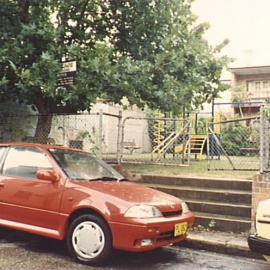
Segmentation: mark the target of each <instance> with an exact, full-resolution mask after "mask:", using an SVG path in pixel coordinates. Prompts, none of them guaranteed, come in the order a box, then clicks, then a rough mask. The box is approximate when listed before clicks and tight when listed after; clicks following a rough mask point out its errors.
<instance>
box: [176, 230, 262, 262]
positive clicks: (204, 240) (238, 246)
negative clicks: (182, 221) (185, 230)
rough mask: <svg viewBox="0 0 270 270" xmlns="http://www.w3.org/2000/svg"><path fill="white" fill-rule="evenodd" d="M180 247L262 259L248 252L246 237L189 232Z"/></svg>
mask: <svg viewBox="0 0 270 270" xmlns="http://www.w3.org/2000/svg"><path fill="white" fill-rule="evenodd" d="M181 246H184V247H189V248H192V249H202V250H207V251H213V252H217V253H223V254H229V255H236V256H243V257H248V258H255V259H262V256H261V255H260V254H257V253H254V252H252V251H250V249H249V247H248V244H247V237H246V236H243V235H239V234H233V233H223V232H190V233H189V235H188V238H187V241H185V242H183V243H182V244H181Z"/></svg>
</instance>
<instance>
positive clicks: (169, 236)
mask: <svg viewBox="0 0 270 270" xmlns="http://www.w3.org/2000/svg"><path fill="white" fill-rule="evenodd" d="M180 237H182V235H181V236H177V237H175V236H174V232H173V231H171V232H165V233H161V234H160V236H159V237H158V238H157V242H165V241H172V240H175V239H177V238H180Z"/></svg>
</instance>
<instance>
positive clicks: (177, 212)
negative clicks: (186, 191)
mask: <svg viewBox="0 0 270 270" xmlns="http://www.w3.org/2000/svg"><path fill="white" fill-rule="evenodd" d="M162 214H163V216H164V217H174V216H181V215H182V209H181V210H177V211H171V212H162Z"/></svg>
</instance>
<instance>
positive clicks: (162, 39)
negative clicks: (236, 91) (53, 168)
mask: <svg viewBox="0 0 270 270" xmlns="http://www.w3.org/2000/svg"><path fill="white" fill-rule="evenodd" d="M0 15H1V16H0V101H4V100H6V99H12V100H19V101H24V102H26V103H27V104H34V105H35V106H36V107H37V109H38V111H39V112H40V113H62V112H66V113H68V112H72V113H75V112H77V111H80V110H85V109H90V107H91V104H92V103H94V102H95V100H96V98H97V97H104V98H108V99H109V100H111V101H113V102H120V100H121V99H122V98H123V97H124V96H126V97H128V99H129V101H130V103H131V104H134V103H136V104H137V105H139V106H144V105H145V104H147V105H148V106H149V107H151V108H156V109H160V110H162V111H173V112H174V113H175V114H177V113H179V112H180V111H182V110H183V107H185V108H189V109H191V108H195V107H199V106H200V105H201V104H202V103H203V102H205V101H206V100H210V99H211V98H212V97H215V96H217V94H218V92H219V91H221V90H222V89H224V86H223V85H222V84H221V83H220V81H219V78H220V75H221V71H222V68H223V66H224V64H225V62H226V59H225V58H219V57H218V53H219V51H220V48H221V47H222V45H221V46H219V47H217V48H211V47H210V46H209V45H208V44H207V42H206V41H205V40H204V39H203V38H202V35H203V33H204V31H205V29H206V28H207V27H208V26H207V25H206V24H200V25H196V18H195V17H194V16H193V15H192V13H191V1H190V0H171V1H167V0H151V1H149V0H137V1H133V0H95V1H90V0H65V1H64V0H45V1H37V0H27V1H25V0H17V1H14V0H0ZM63 57H65V59H71V60H76V61H77V63H78V66H79V73H78V77H77V79H76V85H74V87H72V88H71V89H69V90H63V89H61V88H58V89H57V77H58V75H59V73H60V71H61V63H60V62H61V59H62V58H63Z"/></svg>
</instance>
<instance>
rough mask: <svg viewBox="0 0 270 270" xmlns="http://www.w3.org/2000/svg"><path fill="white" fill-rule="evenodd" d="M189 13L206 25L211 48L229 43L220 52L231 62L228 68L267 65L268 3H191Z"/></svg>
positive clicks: (269, 36) (199, 0) (255, 0)
mask: <svg viewBox="0 0 270 270" xmlns="http://www.w3.org/2000/svg"><path fill="white" fill-rule="evenodd" d="M192 10H193V13H194V14H196V15H197V16H198V22H208V23H210V29H209V30H208V31H207V32H206V34H205V38H206V39H207V40H208V42H209V43H210V44H211V45H218V44H220V43H221V42H222V41H223V40H224V39H226V38H227V39H229V40H230V43H229V44H228V45H227V46H226V48H224V49H223V53H224V54H226V55H228V56H229V57H232V58H234V59H235V61H234V62H233V63H231V64H230V65H229V66H230V67H245V66H261V65H270V0H194V2H193V5H192Z"/></svg>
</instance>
